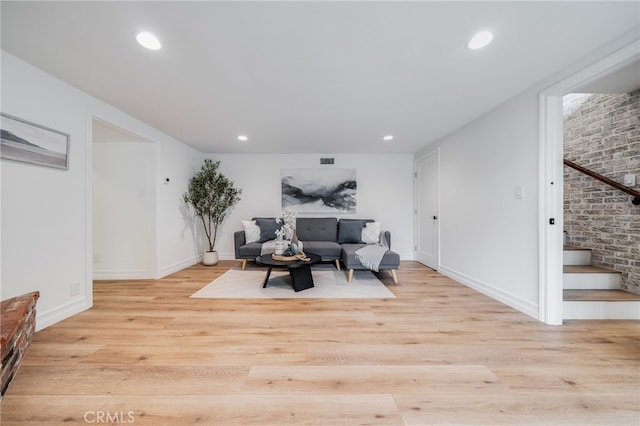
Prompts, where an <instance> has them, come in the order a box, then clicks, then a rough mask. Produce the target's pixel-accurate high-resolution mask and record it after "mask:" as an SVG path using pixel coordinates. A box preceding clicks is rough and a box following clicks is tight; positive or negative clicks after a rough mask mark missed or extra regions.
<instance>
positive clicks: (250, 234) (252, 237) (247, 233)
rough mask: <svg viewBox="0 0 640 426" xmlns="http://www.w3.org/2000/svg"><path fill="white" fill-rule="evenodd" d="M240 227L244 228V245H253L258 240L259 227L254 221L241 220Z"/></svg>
mask: <svg viewBox="0 0 640 426" xmlns="http://www.w3.org/2000/svg"><path fill="white" fill-rule="evenodd" d="M242 227H243V228H244V240H245V244H249V243H255V242H256V241H258V240H259V239H260V227H259V226H258V225H257V224H256V221H255V220H243V221H242Z"/></svg>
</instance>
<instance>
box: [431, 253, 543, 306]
mask: <svg viewBox="0 0 640 426" xmlns="http://www.w3.org/2000/svg"><path fill="white" fill-rule="evenodd" d="M438 272H440V273H441V274H442V275H445V276H447V277H449V278H451V279H453V280H455V281H457V282H459V283H461V284H464V285H466V286H467V287H470V288H472V289H474V290H476V291H479V292H480V293H482V294H485V295H487V296H489V297H491V298H492V299H495V300H497V301H499V302H502V303H504V304H505V305H508V306H510V307H512V308H514V309H517V310H518V311H520V312H523V313H525V314H527V315H529V316H530V317H533V318H538V306H537V305H536V304H534V303H531V302H530V301H528V300H525V299H522V298H521V297H518V296H516V295H514V294H511V293H509V292H506V291H504V290H501V289H499V288H496V287H493V286H492V285H490V284H487V283H485V282H482V281H480V280H477V279H475V278H473V277H470V276H468V275H465V274H463V273H461V272H458V271H456V270H454V269H451V268H449V267H447V266H444V265H442V264H440V269H439V270H438Z"/></svg>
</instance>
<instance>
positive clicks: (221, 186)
mask: <svg viewBox="0 0 640 426" xmlns="http://www.w3.org/2000/svg"><path fill="white" fill-rule="evenodd" d="M219 168H220V161H213V160H209V159H206V160H204V164H203V165H202V168H201V169H200V171H199V172H198V173H196V174H195V175H194V176H193V177H192V178H191V181H190V182H189V189H188V190H187V192H185V193H184V195H183V198H184V201H185V203H187V204H188V205H190V206H191V207H192V208H193V210H194V213H195V215H196V217H199V218H200V220H201V221H202V226H203V227H204V233H205V235H206V236H207V240H208V242H209V249H208V250H207V251H206V252H205V253H204V256H203V259H202V263H204V264H205V265H215V264H216V263H218V253H217V252H216V251H215V250H214V246H215V243H216V237H217V235H218V226H219V225H220V224H221V223H222V221H223V220H224V217H225V216H226V214H227V212H228V211H229V209H231V207H233V205H235V204H236V203H237V202H238V201H240V194H241V193H242V190H241V189H238V188H236V187H235V185H234V184H233V182H232V181H231V180H230V179H229V178H228V177H226V176H225V175H223V174H222V173H220V170H219Z"/></svg>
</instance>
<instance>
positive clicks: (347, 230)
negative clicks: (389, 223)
mask: <svg viewBox="0 0 640 426" xmlns="http://www.w3.org/2000/svg"><path fill="white" fill-rule="evenodd" d="M362 228H364V220H348V221H346V220H341V221H340V229H339V230H338V243H340V244H343V243H346V244H356V243H359V242H361V240H362Z"/></svg>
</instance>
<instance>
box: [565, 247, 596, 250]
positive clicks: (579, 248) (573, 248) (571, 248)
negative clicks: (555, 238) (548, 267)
mask: <svg viewBox="0 0 640 426" xmlns="http://www.w3.org/2000/svg"><path fill="white" fill-rule="evenodd" d="M563 249H564V250H583V251H590V250H591V249H590V248H584V247H578V246H564V247H563Z"/></svg>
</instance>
